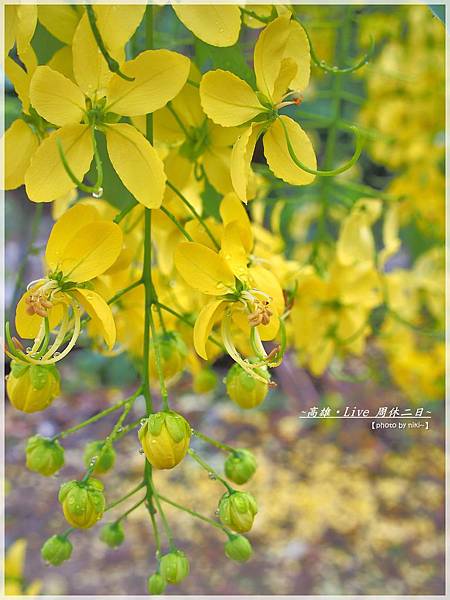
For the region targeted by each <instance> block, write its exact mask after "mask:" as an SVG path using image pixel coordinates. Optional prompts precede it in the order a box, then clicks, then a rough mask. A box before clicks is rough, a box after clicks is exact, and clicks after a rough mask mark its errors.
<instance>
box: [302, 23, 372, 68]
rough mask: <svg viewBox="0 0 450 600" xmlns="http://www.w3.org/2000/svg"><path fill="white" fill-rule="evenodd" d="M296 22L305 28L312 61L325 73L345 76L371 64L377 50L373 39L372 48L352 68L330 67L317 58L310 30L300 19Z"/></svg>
mask: <svg viewBox="0 0 450 600" xmlns="http://www.w3.org/2000/svg"><path fill="white" fill-rule="evenodd" d="M296 20H297V22H298V23H300V25H301V26H302V28H303V31H304V32H305V34H306V37H307V38H308V42H309V49H310V53H311V59H312V61H313V63H314V64H315V65H316V66H317V67H319V69H322V70H323V71H326V72H327V73H333V75H343V74H348V73H353V72H354V71H357V70H358V69H360V68H361V67H363V66H364V65H366V64H367V63H368V62H369V60H370V58H371V57H372V54H373V52H374V50H375V40H374V38H373V37H371V38H370V46H369V49H368V50H367V52H366V53H365V54H364V56H363V57H362V58H360V60H359V61H358V62H357V63H355V64H354V65H353V66H352V67H337V66H330V65H328V64H327V63H326V62H325V61H324V60H320V58H319V57H318V56H317V54H316V51H315V50H314V46H313V44H312V40H311V37H310V35H309V33H308V30H307V29H306V27H305V26H304V25H303V23H302V22H301V21H300V20H299V19H297V18H296Z"/></svg>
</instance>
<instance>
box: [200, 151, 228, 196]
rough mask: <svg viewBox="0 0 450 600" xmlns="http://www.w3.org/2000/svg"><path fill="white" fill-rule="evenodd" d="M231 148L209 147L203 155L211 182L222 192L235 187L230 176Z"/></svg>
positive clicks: (204, 164) (225, 192)
mask: <svg viewBox="0 0 450 600" xmlns="http://www.w3.org/2000/svg"><path fill="white" fill-rule="evenodd" d="M230 159H231V148H208V149H207V150H206V152H205V153H204V155H203V161H202V164H203V167H204V169H205V172H206V176H207V177H208V181H209V182H210V184H211V185H212V186H213V187H215V188H216V190H217V191H218V192H219V193H220V194H227V193H228V192H230V191H231V190H232V189H233V185H232V183H231V176H230Z"/></svg>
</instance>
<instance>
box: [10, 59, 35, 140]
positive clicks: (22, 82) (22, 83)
mask: <svg viewBox="0 0 450 600" xmlns="http://www.w3.org/2000/svg"><path fill="white" fill-rule="evenodd" d="M5 73H6V75H7V77H8V79H9V80H10V81H11V83H12V84H13V86H14V89H15V91H16V94H17V95H18V96H19V100H20V101H21V102H22V109H23V111H24V112H26V113H28V110H29V108H30V96H29V90H30V80H31V77H30V75H29V74H28V73H27V72H26V71H25V70H24V69H22V67H21V66H20V65H19V64H18V63H16V61H15V60H13V59H12V58H10V57H9V56H7V57H6V59H5ZM18 147H19V148H20V146H18Z"/></svg>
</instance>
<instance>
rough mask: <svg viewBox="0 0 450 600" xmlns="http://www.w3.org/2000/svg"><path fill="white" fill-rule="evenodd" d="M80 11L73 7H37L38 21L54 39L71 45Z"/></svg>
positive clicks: (61, 5)
mask: <svg viewBox="0 0 450 600" xmlns="http://www.w3.org/2000/svg"><path fill="white" fill-rule="evenodd" d="M81 14H82V13H81V11H79V10H77V9H76V8H75V7H74V6H64V5H63V4H40V5H39V6H38V16H39V21H40V22H41V23H42V25H43V26H44V27H45V28H46V29H47V31H49V32H50V33H51V34H52V35H53V36H54V37H55V38H56V39H58V40H60V41H61V42H64V44H71V43H72V38H73V34H74V33H75V29H76V28H77V25H78V21H79V19H80V16H81Z"/></svg>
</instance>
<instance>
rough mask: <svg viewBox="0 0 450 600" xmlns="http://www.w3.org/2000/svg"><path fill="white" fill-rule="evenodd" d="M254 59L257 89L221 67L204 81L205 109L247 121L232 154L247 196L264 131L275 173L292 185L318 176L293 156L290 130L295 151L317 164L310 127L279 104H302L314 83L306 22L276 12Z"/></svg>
mask: <svg viewBox="0 0 450 600" xmlns="http://www.w3.org/2000/svg"><path fill="white" fill-rule="evenodd" d="M253 62H254V69H255V74H256V85H257V88H258V90H257V91H256V92H255V91H254V90H253V89H252V88H251V87H250V85H249V84H248V83H247V82H245V81H243V80H242V79H240V78H239V77H237V76H236V75H234V74H233V73H231V72H229V71H223V70H221V69H217V70H215V71H209V72H208V73H206V74H205V75H204V76H203V78H202V80H201V83H200V98H201V102H202V106H203V110H204V111H205V113H206V114H207V115H208V117H209V118H210V119H211V120H212V121H214V122H215V123H217V124H219V125H222V126H223V127H235V126H239V125H244V124H246V125H247V128H246V129H245V130H244V131H243V133H242V134H241V135H240V137H239V138H238V139H237V141H236V143H235V144H234V146H233V152H232V156H231V180H232V182H233V187H234V190H235V192H236V194H237V195H238V196H239V198H240V199H241V200H242V201H244V202H246V201H247V200H249V199H251V198H252V197H253V196H254V190H253V189H252V186H251V183H252V182H251V176H252V171H251V160H252V157H253V151H254V148H255V145H256V142H257V141H258V138H259V137H260V136H261V135H263V136H264V137H263V142H264V154H265V156H266V159H267V163H268V165H269V167H270V169H271V170H272V171H273V173H274V175H275V176H276V177H279V178H280V179H282V180H283V181H285V182H286V183H290V184H292V185H306V184H309V183H311V182H312V181H313V180H314V175H313V174H312V173H309V172H307V171H305V170H302V169H300V168H299V166H298V165H297V164H296V163H295V162H294V161H293V159H292V157H291V153H290V151H289V148H288V143H287V140H286V137H287V136H288V137H289V140H290V143H291V145H292V148H293V150H294V152H295V155H296V156H297V157H299V158H300V160H301V161H302V162H303V163H304V164H305V165H306V166H307V168H308V169H310V170H312V171H314V170H316V169H317V161H316V155H315V152H314V148H313V146H312V144H311V141H310V139H309V138H308V136H307V135H306V133H305V132H304V131H303V129H302V128H301V127H300V125H299V124H298V123H297V122H296V121H294V120H293V119H291V118H290V117H287V116H285V115H284V116H280V115H279V114H278V111H279V109H280V108H283V107H284V106H288V105H290V104H298V103H299V102H300V99H301V93H302V91H303V90H304V89H305V88H306V87H307V85H308V83H309V73H310V51H309V42H308V38H307V36H306V34H305V31H304V30H303V28H302V26H301V25H300V24H299V23H298V22H296V21H293V20H291V15H290V13H286V14H283V15H282V16H280V17H278V18H276V19H275V20H274V21H272V22H271V23H270V24H269V25H268V26H267V27H266V28H265V29H264V30H263V31H262V32H261V34H260V35H259V38H258V41H257V42H256V45H255V51H254V56H253ZM290 96H291V97H292V98H291V99H288V98H289V97H290Z"/></svg>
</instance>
